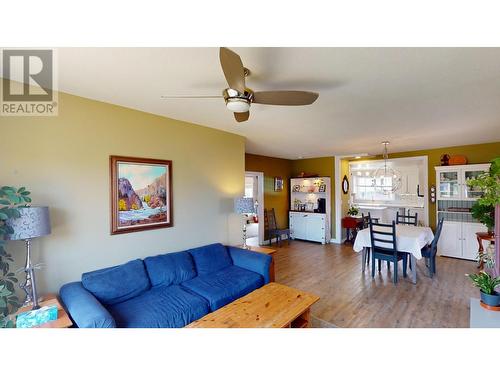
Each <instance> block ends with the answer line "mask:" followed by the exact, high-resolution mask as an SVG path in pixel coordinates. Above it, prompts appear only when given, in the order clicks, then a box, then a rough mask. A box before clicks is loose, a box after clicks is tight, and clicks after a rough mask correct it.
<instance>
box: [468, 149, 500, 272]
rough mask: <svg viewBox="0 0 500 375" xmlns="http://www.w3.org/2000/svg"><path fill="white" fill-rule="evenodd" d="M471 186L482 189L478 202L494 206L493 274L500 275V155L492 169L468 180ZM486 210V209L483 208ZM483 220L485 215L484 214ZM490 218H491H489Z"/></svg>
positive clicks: (492, 162)
mask: <svg viewBox="0 0 500 375" xmlns="http://www.w3.org/2000/svg"><path fill="white" fill-rule="evenodd" d="M467 184H468V185H470V186H471V187H478V188H480V189H481V190H482V192H483V196H482V197H481V198H479V199H478V200H477V204H478V205H481V206H486V207H487V209H491V207H494V208H495V209H494V218H495V219H494V223H493V226H494V235H495V239H496V241H495V254H494V259H495V267H494V268H493V269H492V272H493V276H499V275H500V157H497V158H495V159H493V160H492V161H491V166H490V170H489V171H488V172H487V173H482V174H481V175H479V176H478V177H477V178H475V179H473V180H470V181H467ZM481 210H484V211H485V210H486V209H481ZM482 217H483V220H484V218H485V215H482ZM487 220H489V219H487Z"/></svg>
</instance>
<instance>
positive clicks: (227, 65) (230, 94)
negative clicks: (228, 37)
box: [162, 47, 319, 122]
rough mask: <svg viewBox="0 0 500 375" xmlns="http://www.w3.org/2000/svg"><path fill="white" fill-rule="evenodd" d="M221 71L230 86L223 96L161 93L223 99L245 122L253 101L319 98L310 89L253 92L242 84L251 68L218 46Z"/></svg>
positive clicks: (278, 102)
mask: <svg viewBox="0 0 500 375" xmlns="http://www.w3.org/2000/svg"><path fill="white" fill-rule="evenodd" d="M219 58H220V64H221V66H222V71H223V73H224V76H225V77H226V81H227V83H228V85H229V87H228V88H226V89H224V90H223V91H222V96H162V98H167V99H184V98H191V99H194V98H221V97H223V98H224V101H225V102H226V107H227V109H229V110H230V111H231V112H234V118H235V119H236V121H238V122H243V121H247V120H248V118H249V117H250V112H249V110H250V106H251V104H252V103H257V104H270V105H294V106H297V105H309V104H312V103H314V102H315V101H316V99H318V96H319V94H318V93H315V92H309V91H256V92H254V91H252V90H251V89H249V88H248V87H246V84H245V77H248V76H249V75H250V70H248V69H247V68H245V67H244V66H243V63H242V62H241V58H240V56H239V55H238V54H237V53H235V52H233V51H231V50H230V49H229V48H225V47H221V48H220V51H219Z"/></svg>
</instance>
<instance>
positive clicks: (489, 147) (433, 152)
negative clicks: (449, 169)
mask: <svg viewBox="0 0 500 375" xmlns="http://www.w3.org/2000/svg"><path fill="white" fill-rule="evenodd" d="M443 154H449V155H464V156H466V157H467V161H468V164H481V163H487V162H489V161H490V160H491V159H493V158H495V157H497V156H500V142H495V143H483V144H476V145H465V146H455V147H443V148H435V149H429V150H419V151H408V152H397V153H392V154H389V158H406V157H413V156H427V157H428V163H429V168H428V173H429V187H430V186H431V185H435V184H436V170H435V169H434V167H436V166H439V165H441V155H443ZM376 158H382V156H381V155H378V156H377V157H376ZM368 160H373V158H372V159H368ZM427 193H428V192H427ZM427 196H428V194H427ZM429 224H430V225H431V226H432V227H434V226H435V224H436V205H435V204H432V203H430V201H429Z"/></svg>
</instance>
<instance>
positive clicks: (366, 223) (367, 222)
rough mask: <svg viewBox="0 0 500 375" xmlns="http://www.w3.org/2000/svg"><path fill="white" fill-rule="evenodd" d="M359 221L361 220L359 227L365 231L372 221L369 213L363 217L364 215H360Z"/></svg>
mask: <svg viewBox="0 0 500 375" xmlns="http://www.w3.org/2000/svg"><path fill="white" fill-rule="evenodd" d="M361 219H362V220H363V221H362V223H361V225H362V226H363V229H366V228H368V227H369V226H370V222H371V221H372V217H371V215H370V213H369V212H368V214H367V215H366V216H365V214H364V213H361Z"/></svg>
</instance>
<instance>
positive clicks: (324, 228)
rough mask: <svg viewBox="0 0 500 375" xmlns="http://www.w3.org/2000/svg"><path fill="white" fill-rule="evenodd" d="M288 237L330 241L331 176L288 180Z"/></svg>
mask: <svg viewBox="0 0 500 375" xmlns="http://www.w3.org/2000/svg"><path fill="white" fill-rule="evenodd" d="M290 190H291V192H290V214H289V215H290V216H289V218H290V237H291V238H297V239H301V240H308V241H314V242H321V243H322V244H325V243H327V242H330V237H331V235H330V218H331V202H330V197H331V190H330V177H303V178H291V179H290Z"/></svg>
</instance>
